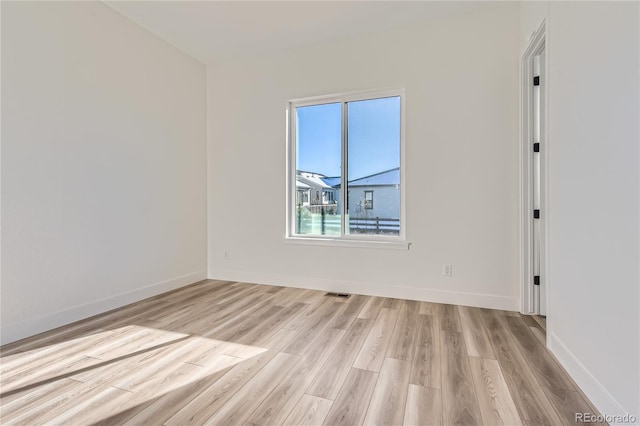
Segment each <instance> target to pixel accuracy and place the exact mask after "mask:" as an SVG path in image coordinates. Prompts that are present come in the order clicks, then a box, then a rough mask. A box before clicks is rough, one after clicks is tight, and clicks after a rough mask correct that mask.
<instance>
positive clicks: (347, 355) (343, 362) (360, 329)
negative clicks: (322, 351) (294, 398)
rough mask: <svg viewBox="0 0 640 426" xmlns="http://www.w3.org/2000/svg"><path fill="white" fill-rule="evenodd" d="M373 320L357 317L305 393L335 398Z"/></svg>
mask: <svg viewBox="0 0 640 426" xmlns="http://www.w3.org/2000/svg"><path fill="white" fill-rule="evenodd" d="M372 326H373V320H366V319H362V318H358V319H357V320H356V321H355V322H354V323H353V325H352V326H351V328H350V329H349V330H348V331H347V334H346V335H345V337H344V338H343V339H342V340H341V341H340V343H338V346H337V347H336V349H335V350H334V352H333V353H332V354H331V358H329V359H328V360H327V361H326V362H325V365H324V366H323V368H322V370H323V374H318V375H317V377H316V379H315V380H314V382H313V383H312V384H311V386H310V387H309V389H308V390H307V393H308V394H310V395H315V396H318V397H321V398H327V399H330V400H335V399H336V397H337V396H338V392H339V391H340V388H341V387H342V384H343V383H344V380H345V379H346V378H347V375H348V374H349V370H351V366H352V365H353V362H354V361H355V359H356V357H357V356H358V352H359V350H360V348H361V347H362V344H363V343H364V341H365V339H366V338H367V336H368V334H369V331H370V330H371V327H372Z"/></svg>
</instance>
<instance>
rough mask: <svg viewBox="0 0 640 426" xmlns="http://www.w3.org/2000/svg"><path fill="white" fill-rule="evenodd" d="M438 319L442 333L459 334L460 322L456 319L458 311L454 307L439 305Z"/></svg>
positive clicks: (460, 330) (460, 329)
mask: <svg viewBox="0 0 640 426" xmlns="http://www.w3.org/2000/svg"><path fill="white" fill-rule="evenodd" d="M438 312H439V319H440V328H441V329H442V330H444V331H452V332H454V333H461V332H462V327H461V326H460V320H459V319H458V310H457V309H456V306H455V305H440V309H439V310H438Z"/></svg>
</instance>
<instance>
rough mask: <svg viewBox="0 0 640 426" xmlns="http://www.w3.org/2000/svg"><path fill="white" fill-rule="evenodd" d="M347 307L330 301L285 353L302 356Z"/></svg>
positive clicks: (310, 319)
mask: <svg viewBox="0 0 640 426" xmlns="http://www.w3.org/2000/svg"><path fill="white" fill-rule="evenodd" d="M345 306H346V305H344V304H343V303H339V302H335V301H333V300H331V299H329V303H326V304H324V308H323V309H319V310H318V311H316V312H315V314H314V315H313V316H311V317H309V318H308V320H307V324H306V326H305V329H304V333H300V334H299V335H298V337H296V338H295V339H294V340H293V341H292V342H291V343H289V344H288V345H287V347H285V348H284V349H283V351H284V352H287V353H290V354H294V355H302V354H303V353H304V352H305V351H306V350H307V348H308V347H309V346H311V345H312V344H313V341H314V340H315V339H317V338H318V336H319V335H320V334H322V333H323V332H324V330H325V329H326V328H328V327H329V324H331V322H332V321H333V319H334V318H335V316H336V315H337V314H338V313H339V312H341V311H342V310H344V308H345Z"/></svg>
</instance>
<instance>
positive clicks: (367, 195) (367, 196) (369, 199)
mask: <svg viewBox="0 0 640 426" xmlns="http://www.w3.org/2000/svg"><path fill="white" fill-rule="evenodd" d="M364 208H365V209H370V210H371V209H373V191H364Z"/></svg>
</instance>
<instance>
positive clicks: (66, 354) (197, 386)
mask: <svg viewBox="0 0 640 426" xmlns="http://www.w3.org/2000/svg"><path fill="white" fill-rule="evenodd" d="M543 342H544V330H543V329H542V328H541V327H540V326H539V324H538V323H537V322H536V321H534V320H533V319H531V318H528V317H525V316H521V315H520V314H518V313H515V312H506V311H494V310H489V309H478V308H469V307H462V306H454V305H442V304H435V303H427V302H415V301H409V300H398V299H386V298H381V297H369V296H360V295H352V296H351V297H350V298H348V299H341V298H335V297H328V296H325V293H324V292H321V291H314V290H302V289H292V288H285V287H275V286H262V285H252V284H246V283H232V282H223V281H213V280H208V281H203V282H200V283H197V284H194V285H191V286H189V287H185V288H183V289H180V290H177V291H174V292H170V293H167V294H164V295H161V296H157V297H154V298H151V299H147V300H144V301H141V302H138V303H135V304H132V305H128V306H126V307H123V308H121V309H117V310H115V311H111V312H108V313H106V314H102V315H99V316H96V317H92V318H89V319H87V320H84V321H80V322H77V323H75V324H71V325H69V326H66V327H63V328H59V329H56V330H53V331H50V332H48V333H44V334H41V335H38V336H35V337H32V338H29V339H25V340H22V341H20V342H16V343H12V344H9V345H5V346H4V347H2V348H1V349H0V350H1V358H0V360H1V373H0V374H1V375H0V394H1V395H0V423H1V424H9V425H12V424H23V425H38V424H47V425H48V424H63V425H84V424H103V425H114V424H127V425H138V424H151V425H160V424H166V425H191V424H198V425H199V424H217V425H277V424H286V425H306V424H309V425H320V424H329V425H350V426H351V425H359V424H367V425H402V424H404V425H453V424H467V425H482V424H484V425H540V424H544V425H564V424H567V425H569V424H572V425H573V424H576V423H575V422H574V413H582V412H592V413H595V414H598V413H597V412H595V410H594V409H593V407H592V406H591V404H590V403H589V402H588V401H587V400H586V399H585V398H584V396H583V395H582V393H581V392H580V390H579V389H578V388H577V387H576V385H575V384H574V383H573V381H572V380H571V379H570V378H569V377H568V375H567V374H566V373H565V372H564V370H563V369H562V368H561V367H560V366H559V365H558V363H557V361H556V360H555V359H554V357H553V356H552V355H551V354H550V353H549V352H548V351H547V350H546V349H545V347H544V343H543Z"/></svg>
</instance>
